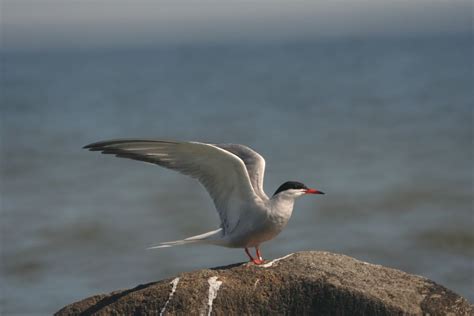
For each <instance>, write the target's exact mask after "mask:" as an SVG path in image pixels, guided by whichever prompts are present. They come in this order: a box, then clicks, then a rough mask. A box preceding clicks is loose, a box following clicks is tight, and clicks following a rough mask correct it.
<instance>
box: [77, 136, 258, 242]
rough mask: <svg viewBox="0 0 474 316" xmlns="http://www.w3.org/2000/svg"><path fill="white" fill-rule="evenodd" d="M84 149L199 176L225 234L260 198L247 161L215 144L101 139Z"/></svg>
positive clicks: (198, 178) (195, 176) (194, 176)
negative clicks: (251, 204)
mask: <svg viewBox="0 0 474 316" xmlns="http://www.w3.org/2000/svg"><path fill="white" fill-rule="evenodd" d="M84 148H86V149H89V150H91V151H100V152H102V153H103V154H113V155H115V156H117V157H121V158H129V159H134V160H139V161H145V162H149V163H153V164H156V165H159V166H162V167H165V168H169V169H172V170H175V171H178V172H180V173H182V174H185V175H188V176H191V177H193V178H196V179H197V180H198V181H199V182H200V183H201V184H202V185H203V186H204V187H205V188H206V190H207V191H208V193H209V195H210V196H211V198H212V199H213V201H214V205H215V206H216V209H217V211H218V213H219V217H220V219H221V227H222V228H223V230H224V233H225V232H226V231H232V229H233V228H234V227H235V225H236V224H237V223H238V221H239V218H240V215H241V212H242V209H243V207H244V205H242V204H243V203H246V201H252V200H254V199H256V198H258V197H257V195H256V193H255V191H254V187H253V186H252V183H251V179H250V178H249V172H248V171H247V167H246V165H245V164H244V161H243V160H242V159H241V158H239V157H238V155H235V154H234V153H232V152H231V151H227V150H225V149H223V148H220V147H218V146H215V145H211V144H205V143H199V142H174V141H162V140H142V139H131V140H126V139H120V140H110V141H103V142H97V143H93V144H90V145H87V146H85V147H84Z"/></svg>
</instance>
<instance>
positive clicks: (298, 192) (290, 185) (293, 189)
mask: <svg viewBox="0 0 474 316" xmlns="http://www.w3.org/2000/svg"><path fill="white" fill-rule="evenodd" d="M277 194H281V195H284V196H285V197H287V198H293V199H295V198H297V197H300V196H302V195H305V194H324V192H321V191H319V190H316V189H310V188H308V187H307V186H306V185H304V184H303V183H301V182H297V181H287V182H285V183H283V184H282V185H280V187H279V188H278V189H277V190H276V191H275V193H274V194H273V196H275V195H277Z"/></svg>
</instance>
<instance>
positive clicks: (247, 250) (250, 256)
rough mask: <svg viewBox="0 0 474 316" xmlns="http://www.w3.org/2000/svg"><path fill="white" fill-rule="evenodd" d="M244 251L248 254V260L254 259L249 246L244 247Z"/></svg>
mask: <svg viewBox="0 0 474 316" xmlns="http://www.w3.org/2000/svg"><path fill="white" fill-rule="evenodd" d="M245 253H246V254H247V256H249V258H250V261H254V260H255V259H254V258H253V257H252V255H251V254H250V252H249V248H245Z"/></svg>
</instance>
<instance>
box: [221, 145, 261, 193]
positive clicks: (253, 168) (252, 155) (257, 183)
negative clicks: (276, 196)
mask: <svg viewBox="0 0 474 316" xmlns="http://www.w3.org/2000/svg"><path fill="white" fill-rule="evenodd" d="M216 146H217V147H220V148H222V149H225V150H227V151H229V152H231V153H233V154H234V155H236V156H238V157H239V158H240V159H242V161H243V162H244V164H245V167H246V168H247V171H248V174H249V177H250V183H252V187H253V189H254V191H255V193H256V194H257V195H258V196H259V197H260V198H261V199H264V200H265V199H268V196H267V195H266V194H265V191H264V190H263V177H264V175H265V159H263V157H262V156H261V155H260V154H259V153H257V152H256V151H255V150H253V149H251V148H249V147H247V146H244V145H239V144H216Z"/></svg>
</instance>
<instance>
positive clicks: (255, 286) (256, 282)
mask: <svg viewBox="0 0 474 316" xmlns="http://www.w3.org/2000/svg"><path fill="white" fill-rule="evenodd" d="M259 282H260V279H257V280H256V281H255V283H254V284H253V289H254V290H255V289H256V288H257V284H258V283H259Z"/></svg>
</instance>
